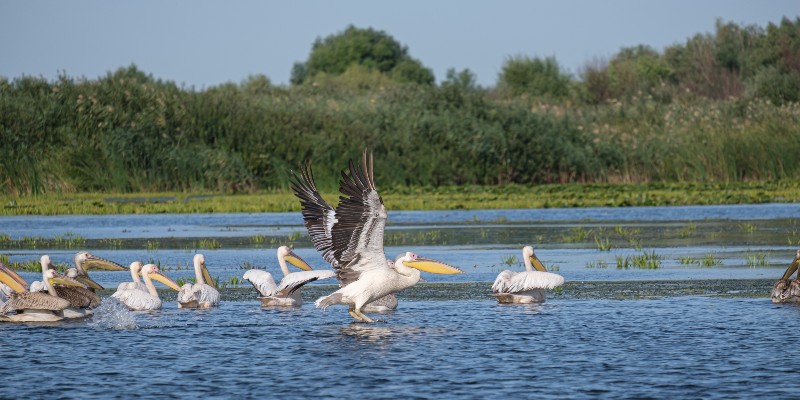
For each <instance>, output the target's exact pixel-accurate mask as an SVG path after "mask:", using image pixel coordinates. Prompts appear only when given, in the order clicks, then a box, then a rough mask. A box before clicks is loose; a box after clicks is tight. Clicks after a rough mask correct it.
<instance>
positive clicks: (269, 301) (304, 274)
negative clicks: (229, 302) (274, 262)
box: [243, 246, 336, 307]
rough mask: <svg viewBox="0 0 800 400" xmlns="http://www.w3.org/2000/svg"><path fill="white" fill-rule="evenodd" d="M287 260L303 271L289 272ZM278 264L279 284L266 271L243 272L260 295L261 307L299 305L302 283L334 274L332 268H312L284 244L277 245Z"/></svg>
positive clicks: (300, 303)
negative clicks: (280, 275) (280, 276)
mask: <svg viewBox="0 0 800 400" xmlns="http://www.w3.org/2000/svg"><path fill="white" fill-rule="evenodd" d="M287 261H288V262H289V263H290V264H292V265H294V266H295V267H297V268H300V269H302V270H303V271H300V272H292V273H290V272H289V267H288V266H287V265H286V262H287ZM278 265H280V267H281V271H282V272H283V279H281V283H280V285H277V284H275V279H274V278H272V274H270V273H269V272H267V271H264V270H260V269H251V270H248V271H247V272H245V273H244V276H243V278H244V279H246V280H247V281H249V282H250V283H252V284H253V286H254V287H255V288H256V290H257V291H258V293H259V294H260V295H261V297H259V298H260V299H261V306H262V307H269V306H300V305H302V304H303V296H302V295H301V293H300V289H301V288H302V287H303V285H305V284H306V283H309V282H313V281H316V280H319V279H328V278H333V277H334V276H336V273H335V272H333V271H332V270H319V271H315V270H313V269H312V268H311V266H310V265H308V263H307V262H306V261H305V260H303V259H302V258H300V256H298V255H297V254H295V252H294V251H292V249H290V248H288V247H286V246H281V247H278Z"/></svg>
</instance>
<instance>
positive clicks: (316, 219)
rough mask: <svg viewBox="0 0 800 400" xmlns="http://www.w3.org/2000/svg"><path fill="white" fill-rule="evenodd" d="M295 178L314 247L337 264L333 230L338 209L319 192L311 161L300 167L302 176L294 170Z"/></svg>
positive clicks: (296, 194)
mask: <svg viewBox="0 0 800 400" xmlns="http://www.w3.org/2000/svg"><path fill="white" fill-rule="evenodd" d="M292 175H293V176H294V180H293V181H292V183H291V186H292V190H293V191H294V195H295V196H297V198H299V199H300V207H301V208H302V211H301V212H302V214H303V224H304V225H305V226H306V230H308V235H309V236H310V237H311V241H312V242H313V243H314V247H315V248H316V249H317V251H319V252H320V253H322V258H324V259H325V261H327V262H328V263H330V264H331V265H335V264H337V261H336V258H335V257H334V251H333V241H332V240H331V230H332V229H333V225H334V224H335V223H336V211H335V210H334V209H333V207H331V206H330V205H329V204H328V203H327V202H326V201H325V199H323V198H322V196H321V195H320V194H319V190H317V185H316V184H315V183H314V173H313V171H312V170H311V161H308V163H307V164H306V165H303V166H301V167H300V176H297V174H296V173H295V172H294V171H292Z"/></svg>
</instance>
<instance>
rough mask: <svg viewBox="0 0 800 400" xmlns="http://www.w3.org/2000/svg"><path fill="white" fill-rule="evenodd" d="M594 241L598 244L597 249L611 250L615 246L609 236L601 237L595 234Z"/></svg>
mask: <svg viewBox="0 0 800 400" xmlns="http://www.w3.org/2000/svg"><path fill="white" fill-rule="evenodd" d="M594 243H595V245H596V246H597V250H600V251H609V250H611V249H612V248H613V247H614V246H612V245H611V241H609V239H608V238H603V239H599V238H598V237H597V236H595V237H594Z"/></svg>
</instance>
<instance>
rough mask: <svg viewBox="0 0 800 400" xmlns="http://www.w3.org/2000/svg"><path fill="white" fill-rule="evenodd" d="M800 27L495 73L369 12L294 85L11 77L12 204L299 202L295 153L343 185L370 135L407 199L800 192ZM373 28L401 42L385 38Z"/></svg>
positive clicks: (5, 203)
mask: <svg viewBox="0 0 800 400" xmlns="http://www.w3.org/2000/svg"><path fill="white" fill-rule="evenodd" d="M798 31H800V19H797V20H790V19H784V20H783V21H781V22H780V23H779V24H770V25H768V26H767V27H766V28H761V27H756V26H738V25H736V24H732V23H728V24H726V23H722V22H720V23H718V24H717V27H716V31H715V32H714V33H713V34H705V35H697V36H695V37H692V38H690V39H688V40H687V41H686V43H685V44H676V45H674V46H671V47H669V48H667V49H664V51H663V52H658V51H656V50H654V49H652V48H650V47H648V46H638V47H633V48H625V49H622V50H621V51H620V52H619V53H618V54H616V55H615V56H614V57H613V58H612V59H611V60H609V61H608V62H606V63H600V64H598V65H590V66H587V67H586V68H585V70H584V71H582V72H581V74H580V76H579V77H573V76H570V75H567V74H565V73H564V72H562V71H561V69H560V67H559V66H558V64H557V62H556V61H555V60H554V59H545V60H541V59H537V58H528V57H524V56H519V57H511V58H509V59H508V60H507V61H506V64H505V66H504V67H503V68H502V71H501V76H500V77H499V79H498V84H497V87H494V88H482V87H479V86H477V85H476V84H475V80H474V76H472V75H471V73H470V72H469V71H468V70H464V71H461V72H456V71H454V70H453V71H451V72H450V73H448V76H447V78H446V79H445V80H443V81H442V82H441V83H440V84H436V83H435V81H434V80H432V79H431V77H430V76H429V72H430V71H429V70H428V69H427V68H426V67H424V66H423V65H422V64H421V63H420V62H419V61H418V60H416V59H413V58H411V57H410V56H409V53H408V52H407V51H406V50H407V49H405V47H404V46H402V45H399V44H398V43H396V42H395V41H394V39H392V38H391V37H390V36H388V35H387V34H385V33H384V32H380V31H375V30H370V29H368V30H360V29H358V28H352V27H351V28H348V29H347V30H346V31H344V32H342V33H340V34H338V35H333V36H332V37H329V38H326V39H321V40H319V41H318V44H315V46H314V50H313V51H312V54H311V55H310V57H309V59H308V60H307V61H306V62H305V63H298V64H297V65H296V66H295V71H293V77H294V78H293V84H292V85H291V86H288V87H284V86H273V85H271V84H270V82H269V79H267V78H266V77H264V76H255V77H251V78H249V79H247V80H246V81H244V82H242V83H241V84H232V83H231V84H224V85H220V86H215V87H211V88H207V89H203V90H195V89H194V88H185V87H180V86H178V85H176V84H175V83H174V82H169V81H162V80H159V79H157V78H154V77H152V76H151V75H148V74H146V73H145V72H143V71H141V70H139V69H138V68H137V67H135V66H130V67H127V68H121V69H119V70H117V71H115V72H110V73H108V74H107V75H106V76H104V77H101V78H99V79H95V80H87V79H84V78H74V77H69V76H66V75H63V76H61V77H60V78H59V79H57V80H55V81H53V82H48V81H46V80H43V79H40V78H36V77H21V78H16V79H12V80H8V79H6V78H0V142H1V143H2V145H1V146H0V193H3V196H4V197H3V198H2V207H3V208H2V210H3V213H4V214H6V215H8V214H20V213H43V214H54V213H83V212H86V213H116V212H123V213H128V212H216V211H234V212H249V211H281V210H294V209H296V207H297V204H296V203H297V202H296V201H294V200H293V199H292V197H291V195H290V194H289V193H288V191H287V185H288V179H289V177H290V170H293V169H297V168H298V166H299V165H301V163H302V162H303V161H305V160H306V159H312V160H314V166H315V172H316V177H317V180H318V184H319V187H320V188H321V189H323V191H328V192H335V189H336V186H337V184H336V183H337V179H338V172H339V171H340V170H341V169H343V168H344V167H345V166H346V163H347V160H348V159H350V158H355V157H358V156H359V154H360V153H361V150H362V149H363V148H364V147H368V148H369V149H370V150H372V151H373V152H374V154H375V164H376V165H375V174H376V177H375V179H376V181H377V182H379V186H380V188H381V190H382V194H384V195H385V200H387V202H390V201H396V199H398V198H402V199H404V200H403V201H397V203H396V204H393V207H392V208H393V209H410V208H413V209H442V208H485V207H500V208H503V207H570V206H585V205H610V206H626V205H654V204H705V203H710V202H715V203H741V202H761V201H796V200H798V196H797V193H798V190H797V186H798V183H797V178H798V176H800V158H798V157H797V154H800V103H798V100H800V99H798V93H800V63H798V56H797V54H800V52H798V48H799V47H800V39H798V38H800V35H798ZM372 38H374V39H375V40H374V41H373V40H372ZM366 43H382V45H381V46H378V47H381V48H390V49H399V50H398V51H393V52H391V54H389V55H386V57H384V58H380V57H375V56H374V54H372V53H371V52H377V51H378V50H379V49H377V48H371V47H370V46H362V45H361V44H366ZM338 48H342V49H349V50H347V54H348V57H350V58H348V59H346V60H338V59H336V57H337V54H340V52H338V51H336V49H338ZM353 51H364V52H365V53H364V54H363V55H358V54H355V55H354V54H353V53H352V52H353ZM392 55H394V56H392ZM774 181H780V182H782V183H780V182H779V183H771V182H774ZM754 182H770V183H764V184H763V185H764V186H766V188H765V189H763V190H760V189H758V188H757V187H758V186H759V185H762V184H759V183H754ZM620 183H626V184H628V185H625V186H616V184H620ZM559 184H576V185H567V186H564V185H559ZM659 185H666V186H665V187H667V188H670V187H671V188H673V190H669V189H667V190H665V191H662V190H661V189H660V186H659ZM671 185H683V186H679V187H684V188H686V189H688V190H687V192H688V193H684V191H683V190H674V188H675V187H676V186H671ZM740 185H744V186H740ZM704 187H705V188H708V189H709V190H707V191H703V190H702V188H704ZM784 187H788V188H789V193H784V192H783V188H784ZM740 189H743V190H744V192H742V191H741V190H740ZM696 190H697V191H696ZM163 191H167V192H171V193H172V194H167V195H164V196H165V197H163V198H158V197H159V196H162V195H161V194H159V195H157V196H156V195H153V196H150V195H147V196H144V200H143V201H142V202H141V203H136V202H133V203H131V202H129V201H125V199H128V200H129V199H130V196H129V195H127V194H129V193H156V192H163ZM552 191H555V192H556V193H552ZM698 191H703V192H704V193H702V194H701V193H699V192H698ZM87 192H102V193H113V195H109V196H104V197H97V196H91V195H89V196H86V197H82V194H84V193H87ZM548 192H551V193H548ZM188 193H193V194H201V196H190V195H188ZM234 193H244V194H242V195H241V196H237V197H234V198H233V200H234V201H226V200H230V198H227V197H225V199H226V200H220V198H219V197H211V198H206V197H203V196H202V195H208V194H225V195H229V194H234ZM31 195H33V196H31ZM41 195H46V197H45V198H46V199H47V200H48V202H47V203H45V202H44V201H42V200H39V197H36V196H41ZM709 195H710V196H709ZM170 197H172V198H174V199H171V198H170ZM115 198H122V199H123V201H121V202H115V201H114V200H115ZM74 201H79V202H81V203H82V204H80V205H77V206H76V205H69V203H71V202H74ZM32 203H34V204H35V205H32ZM64 203H68V204H64ZM220 203H222V204H220ZM231 203H232V204H231ZM29 207H31V208H29ZM73 207H74V208H73Z"/></svg>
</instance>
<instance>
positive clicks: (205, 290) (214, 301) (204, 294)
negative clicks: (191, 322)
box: [178, 254, 219, 308]
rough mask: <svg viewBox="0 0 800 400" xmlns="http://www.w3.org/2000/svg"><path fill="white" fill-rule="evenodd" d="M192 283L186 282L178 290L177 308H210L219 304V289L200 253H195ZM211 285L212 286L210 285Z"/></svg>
mask: <svg viewBox="0 0 800 400" xmlns="http://www.w3.org/2000/svg"><path fill="white" fill-rule="evenodd" d="M193 263H194V276H195V278H196V279H197V282H195V284H194V285H192V284H191V283H186V284H184V285H183V286H181V288H180V291H179V292H178V308H211V307H216V306H217V305H218V304H219V291H218V290H217V288H216V285H215V284H214V280H213V279H211V275H210V274H209V273H208V269H207V268H206V259H205V257H204V256H203V255H202V254H195V255H194V259H193ZM212 285H213V286H212Z"/></svg>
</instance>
